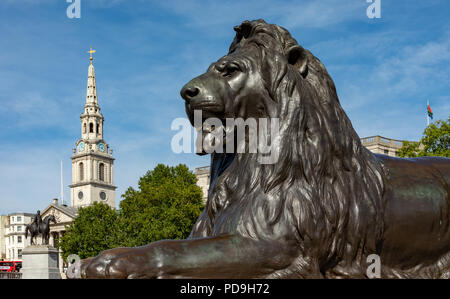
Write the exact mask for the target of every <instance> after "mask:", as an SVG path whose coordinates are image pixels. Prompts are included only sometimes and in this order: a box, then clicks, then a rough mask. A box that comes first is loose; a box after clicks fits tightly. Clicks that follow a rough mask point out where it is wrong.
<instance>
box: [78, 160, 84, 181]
mask: <svg viewBox="0 0 450 299" xmlns="http://www.w3.org/2000/svg"><path fill="white" fill-rule="evenodd" d="M79 171H80V181H83V180H84V164H83V162H81V163H80V166H79Z"/></svg>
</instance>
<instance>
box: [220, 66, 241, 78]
mask: <svg viewBox="0 0 450 299" xmlns="http://www.w3.org/2000/svg"><path fill="white" fill-rule="evenodd" d="M238 71H240V69H239V67H238V66H237V65H235V64H229V65H227V66H226V67H225V69H224V71H223V72H222V76H224V77H230V76H231V75H233V74H234V73H236V72H238Z"/></svg>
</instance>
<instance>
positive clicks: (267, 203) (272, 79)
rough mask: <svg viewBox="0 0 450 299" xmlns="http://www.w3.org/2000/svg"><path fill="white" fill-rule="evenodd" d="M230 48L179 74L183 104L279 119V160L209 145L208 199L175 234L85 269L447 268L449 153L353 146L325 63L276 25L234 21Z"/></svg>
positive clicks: (354, 271)
mask: <svg viewBox="0 0 450 299" xmlns="http://www.w3.org/2000/svg"><path fill="white" fill-rule="evenodd" d="M235 31H236V37H235V38H234V40H233V42H232V44H231V46H230V50H229V53H228V54H227V55H226V56H224V57H222V58H220V59H219V60H218V61H217V62H215V63H213V64H212V65H211V66H210V67H209V68H208V70H207V72H206V73H205V74H203V75H201V76H199V77H197V78H195V79H193V80H192V81H190V82H189V83H187V84H186V85H185V86H184V87H183V89H182V91H181V95H182V97H183V98H184V99H185V105H186V111H187V114H188V116H189V118H190V119H191V121H192V119H193V111H194V110H201V111H202V112H203V115H204V116H205V117H210V116H214V117H217V118H219V119H225V118H237V117H241V118H243V119H247V118H258V119H260V118H264V117H266V118H279V120H280V132H279V134H280V140H281V141H280V142H281V143H280V144H279V151H280V155H279V156H280V159H279V161H278V163H274V164H267V165H264V164H259V163H258V160H257V156H258V154H249V153H242V154H239V153H237V154H234V153H213V154H211V184H210V191H209V195H208V202H207V205H206V208H205V209H204V211H203V213H202V215H201V216H200V218H199V219H198V221H197V223H196V224H195V226H194V228H193V230H192V232H191V235H190V237H189V238H188V239H186V240H162V241H158V242H154V243H151V244H148V245H146V246H142V247H138V248H116V249H112V250H107V251H105V252H103V253H101V254H100V255H98V256H97V257H94V258H91V259H87V260H83V261H82V263H81V270H80V271H81V276H82V277H84V278H337V277H344V278H345V277H351V278H364V277H366V270H367V261H366V259H367V257H368V256H369V255H371V254H377V255H379V256H380V259H381V277H385V278H403V277H407V278H408V277H413V278H415V277H417V278H418V277H429V278H449V277H450V189H449V185H450V159H447V158H415V159H400V158H392V157H388V156H384V155H375V154H372V153H370V152H369V151H368V150H367V149H366V148H365V147H363V146H362V144H361V141H360V139H359V137H358V135H357V134H356V132H355V130H354V129H353V127H352V125H351V122H350V120H349V119H348V117H347V115H346V114H345V112H344V110H343V109H342V107H341V106H340V103H339V100H338V97H337V94H336V90H335V86H334V83H333V80H332V79H331V77H330V76H329V75H328V73H327V71H326V69H325V67H324V65H323V64H322V63H321V62H320V61H319V60H318V59H317V58H316V57H315V56H314V55H313V54H312V53H311V52H309V51H308V50H305V49H304V48H302V47H301V46H300V45H298V44H297V42H296V40H295V39H293V38H292V37H291V36H290V34H289V33H288V31H287V30H285V29H284V28H281V27H279V26H276V25H271V24H267V23H265V22H264V21H262V20H255V21H245V22H243V23H242V24H241V25H240V26H237V27H235Z"/></svg>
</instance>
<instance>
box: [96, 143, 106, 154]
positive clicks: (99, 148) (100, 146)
mask: <svg viewBox="0 0 450 299" xmlns="http://www.w3.org/2000/svg"><path fill="white" fill-rule="evenodd" d="M97 147H98V150H99V151H101V152H102V153H104V152H105V150H106V145H105V144H104V143H102V142H100V143H99V144H97Z"/></svg>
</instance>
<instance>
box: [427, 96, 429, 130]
mask: <svg viewBox="0 0 450 299" xmlns="http://www.w3.org/2000/svg"><path fill="white" fill-rule="evenodd" d="M428 107H430V101H428V100H427V127H428V126H429V125H430V115H429V113H428Z"/></svg>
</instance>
